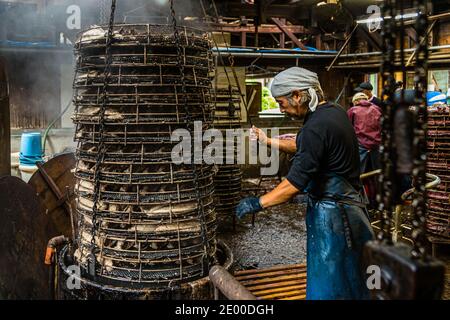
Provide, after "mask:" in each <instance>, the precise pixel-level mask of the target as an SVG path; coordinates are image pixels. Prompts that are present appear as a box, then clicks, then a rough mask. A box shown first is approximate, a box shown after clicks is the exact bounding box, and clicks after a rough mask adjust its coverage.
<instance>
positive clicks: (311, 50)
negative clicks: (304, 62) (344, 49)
mask: <svg viewBox="0 0 450 320" xmlns="http://www.w3.org/2000/svg"><path fill="white" fill-rule="evenodd" d="M306 48H307V49H308V50H302V49H300V48H295V49H254V48H238V47H230V48H228V49H227V48H225V47H219V48H213V50H214V51H220V52H253V53H286V54H289V53H336V52H337V51H334V50H333V51H328V50H317V49H316V48H313V47H308V46H307V47H306Z"/></svg>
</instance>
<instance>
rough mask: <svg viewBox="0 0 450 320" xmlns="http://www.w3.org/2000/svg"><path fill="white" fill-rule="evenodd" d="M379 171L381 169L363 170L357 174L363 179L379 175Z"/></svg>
mask: <svg viewBox="0 0 450 320" xmlns="http://www.w3.org/2000/svg"><path fill="white" fill-rule="evenodd" d="M380 173H381V169H377V170H373V171H369V172H365V173H363V174H361V175H360V176H359V179H360V180H364V179H367V178H370V177H373V176H376V175H379V174H380Z"/></svg>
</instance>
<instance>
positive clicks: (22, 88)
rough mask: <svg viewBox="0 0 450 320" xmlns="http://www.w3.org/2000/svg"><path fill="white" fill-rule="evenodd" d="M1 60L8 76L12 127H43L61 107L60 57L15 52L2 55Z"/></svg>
mask: <svg viewBox="0 0 450 320" xmlns="http://www.w3.org/2000/svg"><path fill="white" fill-rule="evenodd" d="M4 60H5V63H6V69H7V72H8V75H9V88H10V105H11V127H12V128H18V129H31V128H34V129H38V128H45V127H46V126H47V125H48V124H49V122H50V121H52V120H53V119H54V118H55V117H56V116H57V115H58V114H59V113H60V110H61V97H60V95H61V84H60V83H61V81H60V78H61V77H60V58H59V57H58V55H54V54H52V53H48V52H47V53H33V54H32V53H28V52H15V53H8V54H4ZM56 127H58V123H57V124H56Z"/></svg>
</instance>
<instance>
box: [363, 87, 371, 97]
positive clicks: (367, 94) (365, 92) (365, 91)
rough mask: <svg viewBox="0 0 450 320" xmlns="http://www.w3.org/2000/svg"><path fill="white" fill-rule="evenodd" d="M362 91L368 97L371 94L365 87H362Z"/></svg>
mask: <svg viewBox="0 0 450 320" xmlns="http://www.w3.org/2000/svg"><path fill="white" fill-rule="evenodd" d="M362 93H364V94H365V95H366V96H368V97H369V98H370V97H371V96H372V91H370V90H367V89H364V90H363V91H362Z"/></svg>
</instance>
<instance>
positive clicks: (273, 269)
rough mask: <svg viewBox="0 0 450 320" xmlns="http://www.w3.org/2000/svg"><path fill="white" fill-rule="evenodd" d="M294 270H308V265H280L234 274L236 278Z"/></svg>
mask: <svg viewBox="0 0 450 320" xmlns="http://www.w3.org/2000/svg"><path fill="white" fill-rule="evenodd" d="M294 268H306V264H304V263H301V264H300V263H299V264H291V265H279V266H275V267H270V268H267V269H250V270H240V271H236V272H235V273H234V275H235V276H242V275H245V274H255V273H261V272H266V271H278V270H287V269H294Z"/></svg>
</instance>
